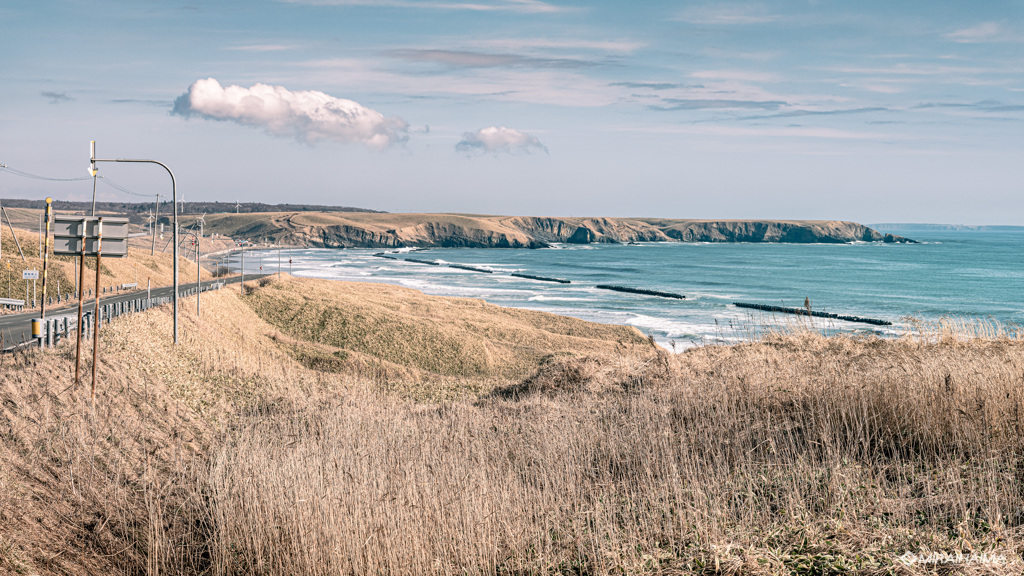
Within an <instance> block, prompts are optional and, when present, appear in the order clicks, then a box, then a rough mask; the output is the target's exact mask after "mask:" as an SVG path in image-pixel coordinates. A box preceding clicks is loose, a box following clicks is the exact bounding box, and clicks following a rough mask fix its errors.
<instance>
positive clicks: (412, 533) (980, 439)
mask: <svg viewBox="0 0 1024 576" xmlns="http://www.w3.org/2000/svg"><path fill="white" fill-rule="evenodd" d="M332 286H337V288H336V289H334V290H332V289H331V287H332ZM363 289H365V287H359V286H352V285H343V284H325V283H319V282H307V281H299V280H294V279H289V280H286V281H283V282H269V283H267V285H265V286H262V287H256V289H255V290H254V291H253V293H252V294H250V295H247V296H245V297H241V296H239V295H238V293H237V292H235V291H227V290H225V291H220V292H216V293H211V294H209V295H208V297H207V296H204V297H206V300H205V302H204V312H203V318H202V319H201V320H202V321H201V322H199V321H197V318H195V316H194V312H193V311H191V310H190V307H189V306H187V305H186V306H184V307H183V311H184V314H185V315H184V317H183V319H182V335H183V338H182V342H181V344H180V345H179V347H178V348H177V349H174V348H173V347H172V346H171V345H170V342H169V337H168V335H169V332H170V326H169V325H170V317H169V311H168V310H165V309H155V310H151V311H149V312H147V313H145V314H139V315H135V316H131V317H127V318H124V319H121V320H118V321H117V322H115V323H113V324H111V325H110V327H109V329H108V330H107V331H106V333H105V335H104V338H103V345H102V350H103V355H104V359H103V360H102V362H101V365H100V366H99V368H100V376H101V378H100V381H101V386H100V388H99V390H98V394H97V396H96V400H95V407H93V405H92V403H91V402H90V398H89V391H88V384H86V385H84V386H79V387H77V388H76V387H73V386H71V382H70V373H71V372H72V371H73V361H74V356H73V354H74V352H73V348H69V347H67V346H62V347H60V348H58V349H56V350H48V351H36V352H33V351H29V352H25V353H19V354H17V355H14V356H3V357H0V573H4V572H8V573H14V574H66V573H72V574H78V573H125V574H142V573H148V574H156V573H164V574H224V575H227V574H275V575H276V574H281V575H284V574H552V573H558V574H619V573H628V574H633V573H652V574H655V573H663V574H680V573H682V574H798V575H820V574H872V575H874V574H948V573H963V574H1019V573H1021V571H1022V570H1024V564H1022V561H1021V553H1022V552H1024V440H1022V433H1024V422H1022V421H1021V416H1022V414H1021V412H1022V408H1024V391H1022V383H1024V341H1022V340H1021V339H1020V338H1019V336H1017V335H1015V334H1006V333H1003V332H1000V331H999V330H998V329H991V328H990V327H982V328H983V329H981V330H978V329H976V328H975V327H971V326H962V325H961V326H955V325H940V326H932V327H925V328H923V330H922V333H920V334H917V335H908V336H906V337H903V338H900V339H893V340H881V339H853V338H846V337H830V338H826V337H823V336H820V335H817V334H815V333H814V332H813V331H810V330H799V329H796V330H794V331H792V332H791V333H786V334H775V335H771V336H768V337H765V338H764V339H762V340H759V341H756V342H750V343H746V344H740V345H735V346H707V347H701V348H696V349H692V350H689V351H687V352H685V353H682V354H678V355H673V354H669V353H667V352H665V351H663V350H659V349H657V348H654V347H651V346H650V345H649V344H647V343H646V342H645V341H644V340H642V339H639V338H637V339H636V340H637V341H636V342H633V343H630V342H629V341H628V339H627V338H624V336H623V334H622V331H621V330H620V329H615V328H610V327H599V326H596V325H591V324H587V323H584V322H581V321H574V320H567V319H559V318H554V317H542V316H530V315H520V314H518V313H517V312H516V311H503V310H502V309H500V308H496V307H488V306H484V305H482V304H480V303H477V302H474V301H464V300H449V299H444V298H433V297H426V296H422V295H419V294H416V293H413V292H409V291H404V290H401V289H395V290H390V289H388V290H382V289H380V287H376V286H374V287H372V288H370V289H368V290H369V291H370V292H369V293H362V292H360V290H363ZM488 308H491V309H493V310H488ZM389 310H390V311H391V315H388V311H389ZM356 317H358V318H360V322H358V323H356V324H355V325H356V326H360V327H362V330H363V333H360V332H359V331H358V330H356V329H355V328H354V327H353V326H351V325H350V326H348V327H347V328H344V329H342V328H340V327H338V326H337V324H341V323H344V321H345V320H346V318H356ZM289 318H292V319H295V321H296V323H292V321H291V320H289ZM474 318H481V320H480V321H479V323H478V324H476V325H474V324H473V319H474ZM318 319H319V320H318ZM484 319H486V321H485V320H484ZM300 320H301V322H299V321H300ZM317 321H321V322H322V323H323V325H324V329H323V330H318V331H317V332H316V334H317V336H316V338H313V337H312V333H306V332H304V330H306V328H304V327H305V326H308V325H315V322H317ZM492 322H493V326H491V325H490V323H492ZM531 326H532V328H531ZM531 329H532V330H533V332H531ZM391 332H395V333H394V334H391V335H390V336H388V333H391ZM633 337H634V338H635V334H634V335H633ZM407 340H413V341H415V342H416V343H417V346H438V347H439V349H441V350H448V351H450V353H446V354H448V355H444V354H441V355H440V357H443V358H446V359H447V360H446V362H450V363H451V365H450V366H437V365H431V364H429V362H430V359H429V358H427V359H424V358H421V357H416V356H415V355H412V354H409V353H407V352H405V351H404V348H405V347H406V344H407V343H408V342H406V341H407ZM474 341H475V342H477V345H479V346H484V347H485V348H483V349H481V348H472V347H470V343H471V342H474ZM461 346H465V347H466V348H460V347H461ZM310 347H313V348H316V349H317V350H319V351H320V352H322V353H323V354H329V355H331V356H334V354H335V352H338V351H343V352H345V353H346V354H349V355H350V356H349V358H351V357H355V356H357V355H358V356H359V357H360V358H363V361H364V362H366V363H374V362H377V363H378V364H380V365H383V363H384V362H385V361H386V362H387V363H388V364H387V366H388V369H381V370H378V371H376V372H373V371H367V370H361V369H359V366H358V365H357V364H355V363H353V364H346V363H341V364H337V363H332V362H326V363H318V362H312V361H310V360H309V358H308V357H307V356H308V355H304V354H305V353H304V352H302V351H303V350H306V349H307V348H310ZM297 349H298V350H299V353H297V351H296V350H297ZM481 350H487V351H489V352H490V354H491V358H492V361H491V363H490V364H486V365H482V364H480V363H479V362H477V361H474V358H476V357H477V356H478V355H479V354H482V352H481ZM544 350H547V353H543V351H544ZM403 381H407V382H406V383H403ZM487 382H490V383H491V385H490V386H487ZM428 388H433V389H447V392H434V393H424V390H425V389H428ZM906 552H912V553H917V554H924V553H928V552H936V553H961V554H964V555H970V554H976V555H985V556H983V558H986V559H988V560H990V562H988V563H986V562H977V561H976V562H971V563H961V564H947V565H940V564H921V563H918V564H910V565H906V564H904V563H903V562H901V561H900V560H899V557H900V556H901V555H903V554H904V553H906ZM976 558H977V556H976Z"/></svg>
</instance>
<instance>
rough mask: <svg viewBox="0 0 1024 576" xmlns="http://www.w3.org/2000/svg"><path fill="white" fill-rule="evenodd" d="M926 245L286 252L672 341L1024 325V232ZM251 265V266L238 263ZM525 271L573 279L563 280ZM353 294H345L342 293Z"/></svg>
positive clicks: (947, 236)
mask: <svg viewBox="0 0 1024 576" xmlns="http://www.w3.org/2000/svg"><path fill="white" fill-rule="evenodd" d="M887 231H892V232H894V233H896V234H901V235H905V236H908V237H910V238H914V239H916V240H918V241H920V242H921V243H920V244H881V243H855V244H705V243H693V244H691V243H645V244H639V245H583V246H576V245H560V246H557V247H555V248H551V249H541V250H527V249H514V250H506V249H430V250H426V251H418V252H415V253H409V254H399V257H401V258H405V257H412V258H417V259H422V260H438V261H442V262H446V263H458V264H467V265H472V266H478V267H482V268H487V269H491V270H494V273H493V274H483V273H478V272H470V271H464V270H459V269H455V268H448V267H444V266H428V265H424V264H418V263H411V262H401V261H395V260H386V259H382V258H379V257H375V256H374V254H375V253H378V252H381V250H364V249H349V250H286V251H284V252H283V253H282V259H283V260H282V261H283V262H284V265H283V266H284V269H285V270H287V266H288V264H287V262H288V259H289V258H291V259H292V261H293V263H292V267H293V273H294V274H295V275H296V276H306V277H316V278H327V279H336V280H354V281H362V282H385V283H389V284H398V285H402V286H408V287H410V288H416V289H418V290H421V291H423V292H425V293H427V294H437V295H444V296H463V297H471V298H482V299H484V300H487V301H489V302H492V303H495V304H500V305H503V306H514V307H519V308H530V309H534V310H543V311H547V312H553V313H557V314H565V315H569V316H575V317H579V318H583V319H586V320H594V321H598V322H606V323H613V324H627V325H632V326H636V327H637V328H639V329H640V330H641V331H642V332H644V333H645V334H652V335H653V336H654V337H655V338H656V339H657V340H658V341H659V342H660V343H662V344H664V345H670V343H671V342H675V343H676V345H677V346H683V347H685V346H688V345H692V344H699V343H704V342H708V341H719V340H725V341H733V340H736V339H741V338H744V337H749V336H750V335H751V334H753V333H756V332H757V331H759V330H761V329H763V328H764V327H768V326H776V325H780V324H787V323H792V322H794V321H795V318H796V317H794V316H788V315H772V314H765V313H760V312H752V311H749V310H744V309H740V308H736V307H735V306H733V305H732V303H733V302H736V301H740V302H752V303H760V304H774V305H780V306H789V307H802V306H803V304H804V299H805V298H809V299H810V301H811V305H812V307H813V308H814V309H815V310H822V311H827V312H835V313H838V314H846V315H854V316H863V317H870V318H879V319H885V320H890V321H892V322H893V323H894V326H893V327H874V326H870V325H866V324H855V323H849V322H843V321H835V320H816V321H815V322H816V326H818V327H819V328H822V329H824V330H827V331H853V332H879V333H883V334H884V333H889V334H893V333H897V332H899V331H900V330H901V328H904V327H906V326H907V323H908V320H907V318H909V317H914V318H918V319H922V320H936V319H939V318H941V317H944V316H946V317H948V316H952V317H957V318H968V319H985V320H995V321H997V322H1000V323H1003V324H1024V294H1022V291H1021V288H1022V281H1024V268H1022V265H1024V258H1022V256H1021V248H1022V245H1024V229H998V228H997V229H989V230H897V229H887ZM261 260H262V264H263V268H264V271H269V272H273V271H276V270H277V261H278V253H277V251H275V250H271V251H266V252H263V253H262V255H261V254H259V253H250V255H247V256H246V270H247V272H256V271H258V269H259V266H260V263H261V262H260V261H261ZM235 264H237V262H235ZM510 272H521V273H526V274H533V275H539V276H550V277H558V278H565V279H568V280H571V281H572V283H571V284H566V285H563V284H552V283H547V282H539V281H534V280H527V279H522V278H515V277H512V276H509V275H508V273H510ZM597 284H616V285H622V286H631V287H637V288H646V289H651V290H661V291H668V292H676V293H681V294H684V295H685V296H686V299H685V300H670V299H665V298H657V297H651V296H641V295H633V294H623V293H618V292H610V291H606V290H599V289H596V288H595V287H594V286H595V285H597ZM339 289H341V288H339Z"/></svg>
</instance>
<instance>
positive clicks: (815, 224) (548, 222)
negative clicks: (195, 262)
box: [212, 214, 913, 248]
mask: <svg viewBox="0 0 1024 576" xmlns="http://www.w3.org/2000/svg"><path fill="white" fill-rule="evenodd" d="M248 216H249V218H248V219H247V220H246V221H245V222H242V221H238V222H234V224H235V225H234V226H232V225H231V224H232V215H218V217H217V220H216V224H215V228H213V229H212V230H213V231H217V232H221V233H223V234H227V235H229V236H233V237H236V238H254V239H263V238H268V239H270V240H271V241H273V242H277V243H280V244H287V245H298V246H312V247H322V248H401V247H413V248H542V247H544V246H547V245H549V244H552V243H571V244H590V243H629V242H788V243H833V244H834V243H845V242H858V241H861V242H890V243H892V242H913V240H908V239H906V238H903V237H900V236H894V235H892V234H882V233H880V232H878V231H876V230H872V229H871V228H868V227H867V226H864V225H863V224H857V223H856V222H844V221H823V220H822V221H806V220H665V219H646V218H552V217H529V216H514V217H502V216H471V215H455V214H395V215H390V214H367V215H351V214H346V215H344V216H338V215H331V214H321V215H317V216H313V215H309V214H303V215H302V216H301V217H298V216H296V215H295V214H268V215H267V218H265V219H263V220H262V221H259V220H257V221H254V220H253V219H252V216H254V215H248Z"/></svg>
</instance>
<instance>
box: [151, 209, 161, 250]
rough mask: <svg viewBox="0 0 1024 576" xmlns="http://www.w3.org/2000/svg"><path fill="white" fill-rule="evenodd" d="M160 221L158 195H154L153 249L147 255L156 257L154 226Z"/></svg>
mask: <svg viewBox="0 0 1024 576" xmlns="http://www.w3.org/2000/svg"><path fill="white" fill-rule="evenodd" d="M159 220H160V195H159V194H157V195H156V216H154V217H153V247H152V248H150V250H149V255H150V256H154V255H156V225H157V222H158V221H159Z"/></svg>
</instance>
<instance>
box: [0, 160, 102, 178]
mask: <svg viewBox="0 0 1024 576" xmlns="http://www.w3.org/2000/svg"><path fill="white" fill-rule="evenodd" d="M0 172H10V173H11V174H14V175H15V176H21V177H23V178H31V179H33V180H49V181H51V182H77V181H79V180H88V179H89V178H92V176H79V177H78V178H51V177H49V176H40V175H38V174H32V173H31V172H25V171H24V170H18V169H16V168H11V167H10V166H7V165H6V164H0Z"/></svg>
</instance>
